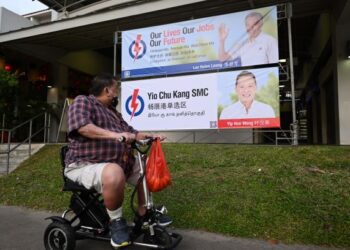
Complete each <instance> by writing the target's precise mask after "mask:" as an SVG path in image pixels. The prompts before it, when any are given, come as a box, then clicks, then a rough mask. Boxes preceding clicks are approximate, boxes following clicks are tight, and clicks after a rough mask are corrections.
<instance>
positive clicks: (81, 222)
mask: <svg viewBox="0 0 350 250" xmlns="http://www.w3.org/2000/svg"><path fill="white" fill-rule="evenodd" d="M153 141H154V139H146V140H142V141H136V142H134V143H133V144H132V146H133V148H134V149H136V151H137V160H138V161H139V163H140V166H141V168H140V177H139V180H138V182H137V185H136V186H135V189H134V191H133V193H132V195H131V208H132V210H133V212H134V214H135V218H134V223H133V225H132V226H129V233H130V239H131V242H132V245H137V246H143V247H147V248H149V249H152V248H158V249H173V248H175V247H176V246H177V245H178V244H179V243H180V241H181V239H182V236H181V235H179V234H177V233H171V232H169V231H168V229H166V228H165V227H163V226H160V225H159V224H158V223H157V222H158V221H157V217H159V215H160V214H163V213H164V214H165V213H166V212H167V210H166V208H165V207H164V206H160V207H157V208H156V207H155V206H154V204H153V200H152V193H151V192H150V191H149V188H148V186H147V182H146V178H145V163H146V159H147V152H148V150H149V149H150V147H151V144H152V142H153ZM143 146H144V147H143ZM67 151H68V147H67V146H64V147H62V148H61V152H60V157H61V164H62V168H63V173H64V168H65V164H64V158H65V155H66V153H67ZM63 180H64V186H63V189H62V190H63V191H71V192H72V196H71V199H70V205H69V208H68V209H67V210H66V211H64V213H63V214H62V216H51V217H49V218H47V219H50V220H51V221H52V222H51V223H50V224H49V225H48V226H47V228H46V230H45V233H44V245H45V249H47V250H73V249H74V248H75V241H76V240H81V239H97V240H106V241H110V232H109V220H110V219H109V216H108V214H107V211H106V208H105V207H104V204H103V200H102V198H101V195H100V194H99V193H97V192H96V191H95V190H88V189H86V188H85V187H84V186H81V185H79V184H77V183H75V182H72V181H71V180H70V179H68V178H67V177H65V176H64V174H63ZM139 185H142V187H143V190H144V194H145V207H146V213H145V215H143V216H139V215H138V213H137V211H136V209H135V207H134V197H135V193H136V190H137V187H138V186H139Z"/></svg>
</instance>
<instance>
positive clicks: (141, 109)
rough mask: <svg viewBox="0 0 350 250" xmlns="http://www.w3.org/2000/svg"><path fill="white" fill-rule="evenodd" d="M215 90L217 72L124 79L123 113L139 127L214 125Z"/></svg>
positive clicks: (168, 127)
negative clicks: (145, 78) (147, 78)
mask: <svg viewBox="0 0 350 250" xmlns="http://www.w3.org/2000/svg"><path fill="white" fill-rule="evenodd" d="M216 90H217V76H216V74H203V75H193V76H181V77H171V78H161V79H149V80H140V81H128V82H123V83H122V114H123V117H124V119H125V120H126V121H127V122H128V123H129V124H130V125H132V126H133V127H134V128H136V129H139V130H147V131H151V130H157V131H159V130H184V129H209V128H216V127H217V93H216Z"/></svg>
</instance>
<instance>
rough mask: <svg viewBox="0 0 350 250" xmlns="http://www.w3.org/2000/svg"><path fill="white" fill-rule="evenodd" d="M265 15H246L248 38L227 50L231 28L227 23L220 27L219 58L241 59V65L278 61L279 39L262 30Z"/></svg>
mask: <svg viewBox="0 0 350 250" xmlns="http://www.w3.org/2000/svg"><path fill="white" fill-rule="evenodd" d="M263 18H264V17H263V15H262V14H260V13H259V12H251V13H249V14H248V15H247V16H246V17H245V26H246V30H247V33H248V38H247V39H245V40H244V41H243V42H241V43H239V44H238V45H236V46H233V47H232V48H230V49H229V50H227V51H226V50H225V41H226V38H227V36H228V34H229V29H228V28H227V27H226V25H225V24H221V25H220V27H219V60H220V61H227V60H235V61H237V60H238V61H239V62H240V65H239V66H249V65H258V64H269V63H277V62H278V42H277V40H276V39H275V38H274V37H272V36H270V35H268V34H266V33H264V32H262V30H261V29H262V26H263Z"/></svg>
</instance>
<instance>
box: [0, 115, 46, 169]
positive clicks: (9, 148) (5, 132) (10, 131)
mask: <svg viewBox="0 0 350 250" xmlns="http://www.w3.org/2000/svg"><path fill="white" fill-rule="evenodd" d="M42 117H44V124H43V126H40V127H39V128H38V130H37V131H36V132H33V122H34V121H35V120H38V119H39V118H42ZM50 123H51V116H50V114H48V113H47V112H45V113H41V114H39V115H36V116H34V117H32V118H31V119H29V120H27V121H25V122H23V123H21V124H19V125H17V126H15V127H14V128H11V129H5V128H1V129H0V132H1V144H0V145H4V144H5V145H6V144H7V149H6V150H5V151H0V154H6V155H7V158H6V174H8V173H9V170H10V154H11V152H13V151H14V150H15V149H17V148H18V147H19V146H21V145H23V144H24V143H28V154H29V156H31V154H32V138H33V137H34V136H36V135H38V134H39V133H40V132H42V131H43V132H44V139H43V143H46V142H47V141H48V139H49V137H48V135H49V134H50V133H49V132H50ZM3 124H4V123H3ZM27 124H29V131H28V137H26V139H24V140H22V141H21V142H18V143H17V144H14V145H13V146H12V145H11V137H12V135H13V134H14V132H15V131H16V130H18V129H22V128H23V127H24V126H25V125H27ZM4 135H7V142H4Z"/></svg>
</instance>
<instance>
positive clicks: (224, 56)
mask: <svg viewBox="0 0 350 250" xmlns="http://www.w3.org/2000/svg"><path fill="white" fill-rule="evenodd" d="M228 33H229V30H228V29H227V28H226V26H225V25H224V24H221V25H220V26H219V60H220V61H222V62H224V61H227V60H228V59H230V58H231V56H230V54H229V53H227V52H226V51H225V41H226V38H227V36H228Z"/></svg>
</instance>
